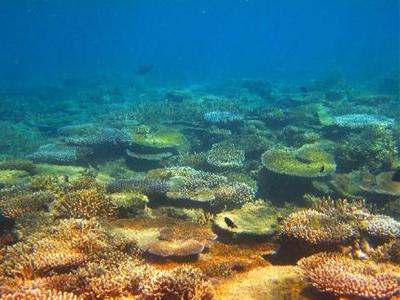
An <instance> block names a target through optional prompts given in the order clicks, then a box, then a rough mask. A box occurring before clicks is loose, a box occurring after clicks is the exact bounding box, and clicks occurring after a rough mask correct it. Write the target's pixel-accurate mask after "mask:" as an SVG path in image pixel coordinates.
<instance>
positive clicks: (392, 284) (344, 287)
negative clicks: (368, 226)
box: [298, 252, 400, 299]
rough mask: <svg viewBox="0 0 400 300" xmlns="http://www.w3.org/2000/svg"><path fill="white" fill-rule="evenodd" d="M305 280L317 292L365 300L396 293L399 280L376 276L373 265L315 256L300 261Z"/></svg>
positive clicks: (335, 255)
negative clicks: (365, 299) (363, 299)
mask: <svg viewBox="0 0 400 300" xmlns="http://www.w3.org/2000/svg"><path fill="white" fill-rule="evenodd" d="M298 265H299V266H300V267H302V268H303V269H304V272H305V277H306V278H307V280H309V281H310V282H311V284H312V285H313V286H314V287H315V288H317V289H318V290H319V291H321V292H328V293H334V294H336V295H340V296H347V297H362V298H368V299H385V298H390V297H392V296H394V295H396V294H398V293H399V292H400V277H399V276H398V275H395V274H391V273H380V272H379V271H378V268H377V267H375V266H374V265H373V264H368V263H366V262H361V261H357V260H354V259H351V258H349V257H347V256H344V255H342V254H338V253H326V252H323V253H319V254H315V255H312V256H310V257H306V258H303V259H301V260H300V261H299V262H298Z"/></svg>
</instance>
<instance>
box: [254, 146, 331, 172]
mask: <svg viewBox="0 0 400 300" xmlns="http://www.w3.org/2000/svg"><path fill="white" fill-rule="evenodd" d="M261 161H262V163H263V165H264V167H265V168H267V169H268V170H269V171H271V172H274V173H278V174H284V175H289V176H296V177H306V178H317V177H324V176H327V175H329V174H331V173H333V172H335V170H336V164H335V161H334V159H333V156H332V155H330V154H329V153H327V152H325V151H324V150H323V149H321V148H320V147H318V146H317V145H315V144H306V145H304V146H302V147H301V148H298V149H292V148H284V147H282V148H273V149H270V150H267V151H266V152H264V154H263V155H262V157H261Z"/></svg>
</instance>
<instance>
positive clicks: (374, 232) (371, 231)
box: [361, 215, 400, 240]
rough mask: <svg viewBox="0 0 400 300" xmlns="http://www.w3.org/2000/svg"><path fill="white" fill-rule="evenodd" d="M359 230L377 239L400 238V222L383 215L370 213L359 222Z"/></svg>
mask: <svg viewBox="0 0 400 300" xmlns="http://www.w3.org/2000/svg"><path fill="white" fill-rule="evenodd" d="M361 230H363V231H364V232H366V233H367V234H368V235H369V236H372V237H375V238H378V239H383V240H390V239H398V238H400V222H398V221H396V220H394V219H393V218H391V217H389V216H385V215H372V216H370V217H368V218H366V219H365V220H363V221H362V222H361Z"/></svg>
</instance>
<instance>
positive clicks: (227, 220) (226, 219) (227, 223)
mask: <svg viewBox="0 0 400 300" xmlns="http://www.w3.org/2000/svg"><path fill="white" fill-rule="evenodd" d="M224 221H225V223H226V225H227V226H228V227H230V228H237V225H236V224H235V223H233V221H232V220H231V219H229V218H228V217H225V218H224Z"/></svg>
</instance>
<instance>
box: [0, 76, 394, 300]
mask: <svg viewBox="0 0 400 300" xmlns="http://www.w3.org/2000/svg"><path fill="white" fill-rule="evenodd" d="M139 69H140V68H139ZM145 69H146V68H145ZM139 71H140V70H139ZM139 73H141V72H139ZM144 73H146V70H145V71H144ZM152 74H153V73H152ZM136 75H138V76H134V78H122V77H119V76H114V75H113V76H99V77H96V78H90V76H88V75H85V77H84V78H64V79H60V80H58V79H57V78H55V79H54V82H53V81H51V82H46V85H49V86H48V87H43V88H39V87H32V89H29V91H24V90H18V91H13V92H9V91H7V90H6V89H3V90H2V91H1V95H0V102H1V103H0V114H1V116H2V117H3V119H2V120H3V121H2V122H0V128H1V129H2V140H1V141H0V152H1V153H0V298H1V299H82V300H86V299H149V300H150V299H173V300H175V299H176V300H178V299H185V300H189V299H252V300H254V299H260V300H261V299H263V300H264V299H302V300H303V299H321V298H322V297H325V296H326V297H327V298H329V299H330V298H332V299H333V298H334V297H346V298H350V299H352V298H355V299H358V298H368V299H371V298H372V299H380V298H384V299H388V298H390V297H398V294H400V293H399V286H400V279H399V276H398V271H399V267H398V263H399V262H400V242H399V240H400V223H399V220H398V217H399V216H400V205H399V203H400V202H399V178H398V169H399V167H400V159H399V151H398V149H399V147H400V144H399V137H400V125H399V120H400V119H399V115H400V114H399V105H398V96H397V95H392V94H390V95H386V94H373V92H371V91H372V89H371V90H369V88H370V87H371V86H361V85H355V84H353V83H350V82H346V81H344V79H343V78H342V77H340V76H338V74H333V75H332V74H328V75H327V76H325V77H323V78H319V79H316V80H312V81H309V82H296V81H293V82H290V83H284V82H267V81H266V80H263V79H259V80H258V79H237V80H236V79H232V80H228V81H227V82H221V83H218V84H214V83H212V82H210V83H207V84H204V85H199V84H193V85H191V86H186V87H185V86H178V83H172V82H171V83H169V84H168V86H165V87H161V86H158V85H157V86H155V85H154V82H156V81H157V80H153V79H151V80H150V77H149V78H147V77H146V78H145V77H144V76H142V75H143V74H136ZM157 76H158V75H157ZM145 79H146V80H145ZM148 79H149V80H148ZM298 85H300V86H298ZM340 197H345V198H343V199H341V198H340ZM363 197H364V198H365V200H364V199H363ZM346 198H347V199H348V200H347V199H346ZM334 199H335V200H334ZM321 251H324V252H323V253H320V252H321ZM325 251H326V252H325ZM328 252H329V253H328ZM316 253H319V254H316ZM310 255H312V256H311V257H308V256H310ZM298 260H300V262H299V265H298V266H296V265H291V266H284V265H283V264H287V263H290V264H295V263H296V262H297V261H298ZM277 264H278V265H277ZM396 274H397V275H396ZM303 275H306V279H308V281H309V282H310V283H311V284H312V285H313V286H314V288H310V287H309V286H307V285H308V283H307V281H306V280H304V279H303ZM321 292H322V293H323V295H322V294H321Z"/></svg>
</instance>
